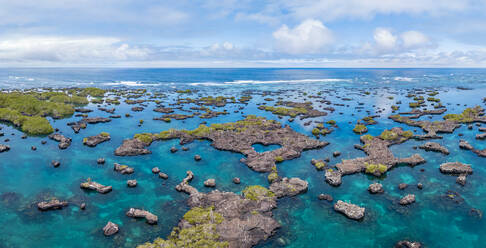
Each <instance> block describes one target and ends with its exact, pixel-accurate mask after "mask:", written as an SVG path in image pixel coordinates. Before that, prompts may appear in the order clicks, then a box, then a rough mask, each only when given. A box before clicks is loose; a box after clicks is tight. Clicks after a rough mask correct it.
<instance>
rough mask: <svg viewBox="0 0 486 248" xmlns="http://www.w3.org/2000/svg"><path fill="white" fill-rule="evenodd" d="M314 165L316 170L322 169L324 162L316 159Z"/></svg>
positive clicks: (324, 165)
mask: <svg viewBox="0 0 486 248" xmlns="http://www.w3.org/2000/svg"><path fill="white" fill-rule="evenodd" d="M314 167H316V169H317V170H323V169H324V167H326V163H324V162H323V161H317V162H316V163H315V164H314Z"/></svg>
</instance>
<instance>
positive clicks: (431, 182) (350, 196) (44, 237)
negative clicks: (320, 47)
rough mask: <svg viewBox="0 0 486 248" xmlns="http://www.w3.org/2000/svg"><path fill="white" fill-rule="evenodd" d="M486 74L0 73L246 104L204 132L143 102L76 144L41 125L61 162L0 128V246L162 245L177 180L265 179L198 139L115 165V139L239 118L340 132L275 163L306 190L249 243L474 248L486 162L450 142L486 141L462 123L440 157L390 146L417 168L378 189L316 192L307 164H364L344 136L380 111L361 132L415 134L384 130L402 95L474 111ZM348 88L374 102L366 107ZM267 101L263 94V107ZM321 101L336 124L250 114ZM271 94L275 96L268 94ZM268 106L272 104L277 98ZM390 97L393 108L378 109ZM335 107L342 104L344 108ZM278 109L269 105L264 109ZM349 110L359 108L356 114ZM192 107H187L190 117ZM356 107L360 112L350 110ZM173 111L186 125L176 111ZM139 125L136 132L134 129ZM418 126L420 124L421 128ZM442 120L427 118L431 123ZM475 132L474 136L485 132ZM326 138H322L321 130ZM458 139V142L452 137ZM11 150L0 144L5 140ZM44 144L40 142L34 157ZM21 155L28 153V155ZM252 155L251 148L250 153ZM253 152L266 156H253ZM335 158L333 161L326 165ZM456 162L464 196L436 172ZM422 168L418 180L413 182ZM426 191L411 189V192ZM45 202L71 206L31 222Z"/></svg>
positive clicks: (355, 185)
mask: <svg viewBox="0 0 486 248" xmlns="http://www.w3.org/2000/svg"><path fill="white" fill-rule="evenodd" d="M485 79H486V70H483V69H79V68H76V69H47V68H46V69H0V87H1V88H3V89H13V88H34V87H71V86H77V87H87V86H95V87H103V88H136V89H138V88H146V89H148V90H149V91H151V92H155V91H161V92H164V93H165V94H166V95H167V97H166V98H164V99H163V104H164V105H166V106H167V105H168V103H171V102H174V99H176V98H177V97H178V96H179V94H177V93H175V91H174V90H175V89H197V90H199V92H198V93H196V94H192V95H189V96H190V97H193V98H195V97H197V95H198V94H202V95H212V96H219V95H222V96H235V97H239V96H241V95H242V94H243V92H244V91H247V90H253V91H254V92H255V93H258V94H253V99H252V100H251V101H250V102H249V104H248V105H247V106H244V107H245V108H244V109H243V110H242V112H243V113H233V111H234V110H237V109H238V108H239V107H240V106H242V105H236V104H228V105H226V106H225V107H221V108H215V110H219V111H222V110H223V109H227V110H228V112H229V113H230V114H229V115H222V116H219V117H216V118H212V119H207V120H202V119H199V117H195V118H192V119H186V120H181V121H176V120H173V121H172V122H170V123H165V122H162V121H156V120H152V118H153V117H154V116H159V115H160V114H159V113H156V112H153V111H152V109H154V108H155V103H153V102H151V103H148V105H149V106H148V107H146V108H145V110H144V111H143V112H133V111H131V110H130V108H131V107H132V105H126V104H124V103H122V104H121V105H119V106H117V107H116V109H117V110H116V114H120V115H122V116H124V114H125V113H130V114H131V115H132V116H133V117H130V118H125V117H122V118H120V119H113V120H112V121H111V122H110V123H103V124H96V125H89V126H88V127H87V128H86V129H84V130H81V131H80V133H79V134H74V133H73V131H72V130H71V128H70V127H68V126H67V125H66V123H67V122H70V121H73V120H78V119H79V118H77V117H72V118H67V119H62V120H51V124H52V125H53V126H54V127H55V128H59V129H60V131H61V132H62V133H63V134H64V135H66V136H68V137H71V138H72V139H73V142H72V145H71V146H70V147H69V148H68V149H67V150H59V149H58V148H57V143H56V142H54V141H51V140H48V139H47V138H46V137H29V138H27V139H21V138H20V137H21V135H22V133H21V132H20V131H19V130H17V129H15V128H13V127H12V126H10V125H8V124H5V123H1V124H0V125H1V126H2V127H3V129H2V132H3V133H5V136H4V137H1V138H2V139H1V142H0V143H2V144H8V145H10V147H11V150H10V151H9V152H5V153H1V154H0V161H1V162H0V182H1V186H0V195H1V198H0V226H2V227H3V228H2V231H1V232H0V247H135V246H136V245H137V244H140V243H143V242H146V241H151V240H153V239H154V238H156V237H166V236H167V235H168V234H169V233H170V231H171V229H172V227H174V226H176V225H177V223H178V220H179V219H180V218H181V217H182V215H183V214H184V213H185V212H186V211H187V210H188V208H187V206H186V204H185V200H186V199H187V195H185V194H183V193H179V192H177V191H175V190H174V186H175V185H176V184H177V183H179V182H180V181H181V180H182V178H184V177H185V172H186V171H187V170H192V171H193V172H194V173H195V175H196V177H195V179H194V180H193V182H192V183H191V185H193V186H195V187H197V188H198V189H199V190H201V191H209V189H207V188H204V187H203V182H204V180H206V179H208V178H215V179H216V182H217V187H216V188H217V189H219V190H224V191H233V192H240V191H241V190H242V189H243V188H244V187H245V186H248V185H254V184H260V185H263V186H267V185H268V182H267V179H266V174H261V173H257V172H253V171H252V170H250V169H249V168H247V167H246V165H244V164H243V163H241V162H239V160H240V159H241V158H242V156H243V155H241V154H237V153H231V152H226V151H218V150H216V149H214V148H212V147H211V146H210V142H208V141H195V142H193V143H191V144H189V145H187V147H189V148H190V150H189V151H182V150H180V149H179V151H178V152H177V153H174V154H172V153H170V152H169V149H170V147H172V146H177V147H180V146H179V145H178V140H172V141H167V142H155V143H153V144H152V145H151V146H150V147H149V149H150V150H151V151H152V154H150V155H145V156H136V157H117V156H114V154H113V151H114V149H115V148H116V147H118V146H119V145H120V144H121V142H122V140H123V139H125V138H131V137H132V136H133V135H134V134H136V133H140V132H160V131H163V130H167V129H169V128H187V129H192V128H195V127H197V126H198V125H199V123H201V122H202V121H207V122H208V124H211V123H223V122H229V121H236V120H239V119H242V118H243V117H242V116H243V115H246V114H256V115H260V116H264V117H266V118H269V119H274V120H278V121H280V122H281V123H282V124H288V125H290V126H291V127H292V128H293V129H295V130H296V131H298V132H302V133H305V134H307V135H309V136H312V135H311V130H312V128H313V127H314V126H315V123H313V124H311V125H309V126H304V125H303V124H304V122H306V121H309V120H314V121H324V122H325V121H328V120H335V121H336V122H337V126H338V128H335V130H334V132H333V133H331V134H328V135H326V136H321V139H322V140H325V141H328V142H330V145H328V146H326V147H324V148H322V149H318V150H310V151H305V152H304V153H303V154H302V156H301V157H300V158H297V159H294V160H291V161H285V162H283V163H281V164H279V165H278V170H279V174H280V175H282V176H287V177H300V178H302V179H305V180H307V181H308V182H309V185H310V186H309V190H308V192H307V193H305V194H303V195H300V196H297V197H294V198H285V199H282V200H279V202H278V204H279V205H278V208H277V209H276V210H274V216H275V218H276V219H277V220H278V221H279V222H280V223H281V224H282V228H280V229H279V230H278V231H277V232H276V234H275V235H274V236H273V237H272V238H270V239H269V240H267V241H265V242H262V243H260V244H259V245H258V246H259V247H279V246H282V243H284V244H285V245H286V246H287V247H392V245H393V244H394V243H395V242H396V241H398V240H401V239H411V240H417V241H420V242H422V243H424V244H425V245H426V246H427V247H485V244H486V221H485V218H482V219H478V218H476V217H474V216H471V215H470V214H469V211H470V209H471V208H477V209H481V210H482V211H483V212H484V211H486V186H485V185H484V183H483V182H484V179H485V178H486V167H485V165H486V163H485V162H486V160H485V158H480V157H478V156H476V155H475V154H473V153H472V152H470V151H463V150H460V149H459V147H458V142H459V139H466V140H467V141H469V143H471V144H472V145H474V146H475V147H476V148H478V149H485V148H486V143H485V142H486V141H480V140H476V139H475V138H474V136H475V135H476V134H477V133H479V131H478V128H477V127H476V126H474V128H473V130H468V129H467V126H465V125H463V126H462V127H461V128H459V129H457V130H456V131H455V132H454V133H453V134H444V135H443V136H444V138H443V139H441V140H433V141H435V142H438V143H440V144H442V145H444V146H446V147H447V148H448V149H449V151H450V155H448V156H445V155H442V154H439V153H433V152H425V151H423V150H420V149H419V150H415V149H413V147H414V146H417V145H420V144H422V143H424V141H414V140H410V141H407V142H405V143H403V144H400V145H395V146H392V147H391V150H392V151H393V153H394V154H395V155H396V156H397V157H406V156H410V155H412V154H414V153H419V154H420V155H422V156H423V157H424V158H425V159H426V160H427V163H425V164H422V165H419V166H416V167H414V168H411V167H403V166H402V167H396V168H394V169H392V170H391V171H389V172H387V175H386V177H384V178H375V177H372V176H368V175H365V174H355V175H349V176H344V177H343V184H342V185H341V186H340V187H331V186H329V185H328V184H327V183H326V182H325V181H324V172H320V171H316V170H315V169H314V168H313V166H312V165H311V164H310V160H311V159H313V158H315V159H323V158H326V157H329V158H330V160H331V161H330V163H329V164H331V165H334V164H336V163H338V162H340V161H341V159H348V158H355V157H360V156H364V153H363V152H361V151H359V150H356V149H354V148H353V145H354V144H357V143H359V136H358V135H356V134H354V133H353V132H352V131H351V130H352V128H353V127H354V124H355V123H356V120H358V119H359V118H363V117H365V116H367V115H368V114H367V113H366V110H369V111H371V113H374V112H376V111H377V110H378V109H385V110H384V112H383V113H381V117H379V118H376V120H377V121H378V124H376V125H372V126H368V129H369V132H368V133H369V134H371V135H379V134H380V133H381V132H382V131H383V130H384V129H389V128H392V127H396V126H399V127H403V128H404V129H405V130H414V131H416V133H422V130H420V129H416V128H413V127H408V126H406V125H403V124H398V123H395V122H393V121H392V120H390V119H388V118H387V117H388V116H389V115H390V114H391V109H390V107H391V105H394V104H395V103H396V102H397V101H402V104H400V106H401V108H400V111H406V110H409V107H408V103H409V102H410V101H411V99H409V98H406V97H405V95H407V94H408V93H409V91H410V90H411V89H427V90H437V91H438V92H439V94H438V95H437V96H435V97H436V98H440V99H441V100H442V103H443V104H444V105H445V106H446V107H447V109H448V111H447V112H446V114H447V113H460V112H462V110H463V109H464V108H466V107H472V106H475V105H480V106H482V107H486V106H485V104H484V102H483V98H484V97H486V80H485ZM359 90H366V91H369V92H371V94H370V95H367V96H365V97H363V96H362V95H358V91H359ZM264 91H268V92H270V93H274V94H273V95H269V96H261V95H259V94H260V93H262V92H264ZM318 91H324V92H326V93H323V96H325V98H326V99H327V100H330V101H331V102H332V103H343V104H345V105H344V106H336V105H334V106H332V107H334V108H335V109H336V111H335V112H334V113H329V115H327V116H324V117H318V118H311V119H305V120H299V118H296V120H295V121H294V122H288V121H287V120H288V117H284V118H282V119H279V118H277V116H275V115H273V114H271V113H269V112H265V111H262V110H259V109H258V108H257V107H258V105H257V104H259V103H262V102H267V101H264V100H263V99H264V98H266V97H271V98H274V99H275V101H276V100H277V98H278V97H282V98H283V99H284V100H290V101H304V100H306V101H308V100H310V101H313V99H312V98H308V97H307V96H305V95H303V94H299V92H306V93H307V95H313V94H314V95H315V94H316V93H317V92H318ZM277 92H278V93H277ZM276 94H278V95H276ZM390 96H393V99H390V98H389V97H390ZM341 98H352V99H353V100H351V101H343V100H342V99H341ZM275 101H269V102H267V104H269V105H272V104H274V102H275ZM359 102H361V103H364V105H359ZM190 106H191V105H187V106H184V109H188V108H189V107H190ZM326 106H327V105H325V104H321V103H318V102H314V108H316V109H322V108H324V107H326ZM358 106H359V107H363V109H362V110H357V109H356V108H355V107H358ZM87 107H88V108H90V109H93V110H95V111H94V112H91V113H89V115H90V116H108V115H109V114H107V113H105V112H101V111H98V110H97V106H96V105H94V104H90V105H88V106H87ZM176 113H182V114H183V113H184V112H182V111H179V110H177V111H176ZM140 119H143V120H144V124H143V125H142V126H141V127H139V126H138V122H139V120H140ZM421 119H424V120H425V119H428V116H423V117H421ZM439 119H441V116H433V117H432V120H439ZM482 126H485V124H483V125H482ZM328 127H329V126H328ZM101 131H106V132H109V133H110V134H111V137H112V139H111V140H110V141H109V142H105V143H102V144H100V145H98V146H97V147H96V148H89V147H86V146H84V145H82V139H83V138H84V137H87V136H91V135H96V134H98V133H99V132H101ZM459 133H462V134H464V136H463V137H458V135H457V134H459ZM6 138H9V139H10V141H9V142H4V139H6ZM41 140H47V144H46V145H41ZM32 145H35V146H37V148H38V149H37V151H31V150H30V147H31V146H32ZM257 146H258V145H257ZM257 148H258V149H262V151H264V150H267V149H275V147H263V146H261V147H257ZM334 151H341V153H342V155H341V156H340V157H337V158H334V157H333V156H332V153H333V152H334ZM195 154H199V155H201V156H202V158H203V159H202V161H200V162H194V159H193V156H194V155H195ZM98 157H104V158H106V164H105V165H97V164H96V159H97V158H98ZM54 159H57V160H60V161H61V166H60V167H59V168H53V167H52V166H51V165H50V162H51V161H52V160H54ZM451 161H460V162H463V163H468V164H471V165H472V167H473V169H474V174H473V175H470V176H468V179H467V184H466V186H464V187H462V186H459V185H458V184H456V183H455V177H453V176H448V175H443V174H441V173H440V172H439V165H440V164H441V163H444V162H451ZM114 162H118V163H123V164H128V165H130V166H133V167H134V168H135V173H134V174H132V175H129V176H127V175H119V174H117V173H115V172H114V171H113V169H112V168H113V163H114ZM154 166H158V167H159V168H161V170H162V171H164V172H166V173H167V174H168V175H169V179H168V180H167V181H163V180H161V179H159V178H158V177H157V176H156V175H154V174H152V173H151V169H152V167H154ZM420 169H425V171H424V172H421V171H420ZM235 176H238V177H240V178H241V181H242V183H241V184H240V185H235V184H233V183H232V182H231V179H232V178H233V177H235ZM88 177H90V178H92V179H93V180H95V181H98V182H100V183H103V184H106V185H112V186H113V188H114V190H113V192H111V193H108V194H106V195H101V194H96V193H86V192H84V191H82V190H81V189H79V184H80V182H81V181H83V180H84V179H86V178H88ZM127 179H137V181H138V183H139V185H138V186H137V187H136V188H127V186H126V180H127ZM373 182H381V183H382V184H383V186H384V188H385V194H383V195H370V194H369V193H368V192H367V190H366V189H367V187H368V185H369V184H370V183H373ZM402 182H405V183H409V184H411V186H409V187H408V188H407V189H406V190H404V191H401V190H398V188H397V185H398V184H399V183H402ZM419 182H420V183H422V184H423V185H424V189H423V190H418V189H417V188H416V187H415V186H414V185H415V184H417V183H419ZM447 190H453V191H457V192H458V193H460V194H461V196H462V197H463V198H464V202H463V203H461V204H455V203H451V202H450V201H447V200H444V199H443V198H442V197H441V196H442V195H444V194H445V192H446V191H447ZM321 193H328V194H331V195H332V196H333V197H334V199H336V200H338V199H340V200H350V201H351V202H353V203H355V204H358V205H361V206H365V207H366V209H367V212H366V217H365V219H364V220H363V221H362V222H356V221H351V220H348V219H346V218H345V217H344V216H342V215H340V214H338V213H336V212H334V210H333V209H332V204H329V203H327V202H323V201H319V200H317V195H319V194H321ZM408 193H413V194H415V195H416V197H417V202H416V203H414V204H412V205H411V206H409V207H401V206H399V205H398V203H397V200H398V199H399V198H400V197H401V196H403V195H405V194H408ZM46 195H47V196H56V197H58V198H60V199H68V200H69V201H70V202H71V203H72V204H71V205H70V206H69V207H67V208H65V209H63V210H60V211H50V212H39V211H38V210H37V209H36V207H35V205H34V204H35V203H36V202H37V201H38V199H41V198H42V197H44V196H46ZM80 202H86V203H87V208H86V210H84V211H82V210H80V209H79V208H78V206H77V203H80ZM130 207H139V208H144V209H147V210H149V211H151V212H153V213H155V214H157V215H158V216H159V223H158V225H155V226H149V225H147V224H145V223H144V221H143V220H137V221H135V220H132V219H130V218H128V217H126V216H125V211H126V210H127V209H128V208H130ZM107 221H112V222H115V223H117V224H119V225H120V229H121V231H120V232H119V233H118V234H117V235H115V236H114V237H110V238H106V237H104V236H103V233H102V231H101V228H102V227H103V226H104V225H105V224H106V222H107Z"/></svg>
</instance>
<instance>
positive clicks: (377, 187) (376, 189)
mask: <svg viewBox="0 0 486 248" xmlns="http://www.w3.org/2000/svg"><path fill="white" fill-rule="evenodd" d="M368 191H369V192H370V193H371V194H379V193H383V192H385V191H384V190H383V185H382V184H381V183H372V184H370V186H368Z"/></svg>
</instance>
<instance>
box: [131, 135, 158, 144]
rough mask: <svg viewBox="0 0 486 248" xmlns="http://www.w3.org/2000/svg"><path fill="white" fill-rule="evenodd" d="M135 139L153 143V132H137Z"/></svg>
mask: <svg viewBox="0 0 486 248" xmlns="http://www.w3.org/2000/svg"><path fill="white" fill-rule="evenodd" d="M133 138H134V139H138V140H140V141H142V142H143V143H145V144H150V143H152V140H153V139H152V134H151V133H137V134H135V135H134V136H133Z"/></svg>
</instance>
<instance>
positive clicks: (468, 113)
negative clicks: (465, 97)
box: [444, 106, 482, 123]
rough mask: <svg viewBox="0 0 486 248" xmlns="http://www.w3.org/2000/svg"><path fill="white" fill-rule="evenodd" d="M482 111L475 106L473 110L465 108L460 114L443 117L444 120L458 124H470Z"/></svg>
mask: <svg viewBox="0 0 486 248" xmlns="http://www.w3.org/2000/svg"><path fill="white" fill-rule="evenodd" d="M481 110H482V108H481V107H479V106H476V107H474V108H467V109H465V110H464V111H463V112H462V113H461V114H447V115H444V120H449V121H454V122H459V123H471V122H474V119H475V118H476V117H477V116H478V115H479V112H480V111H481Z"/></svg>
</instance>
